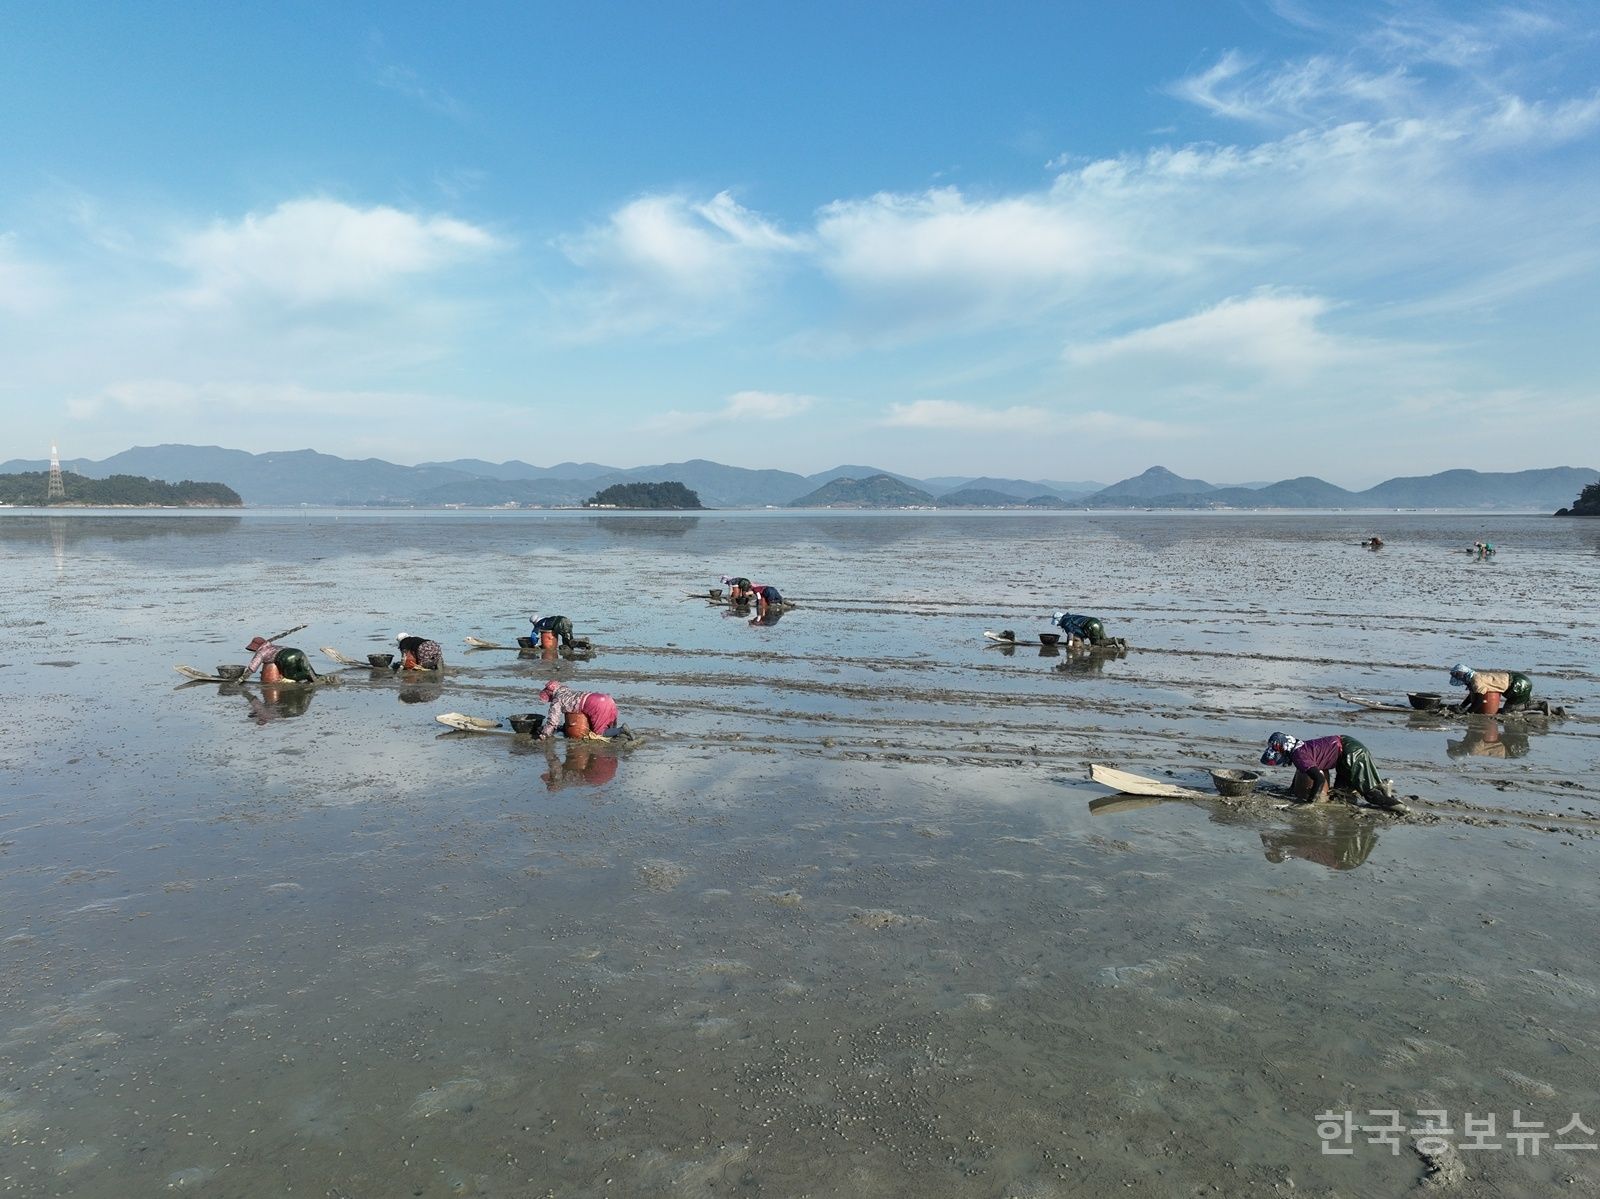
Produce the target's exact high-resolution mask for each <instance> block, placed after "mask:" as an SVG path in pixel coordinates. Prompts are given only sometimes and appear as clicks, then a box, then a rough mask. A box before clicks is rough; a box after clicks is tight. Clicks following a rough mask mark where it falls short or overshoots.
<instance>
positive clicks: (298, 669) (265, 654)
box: [240, 637, 317, 683]
mask: <svg viewBox="0 0 1600 1199" xmlns="http://www.w3.org/2000/svg"><path fill="white" fill-rule="evenodd" d="M245 649H247V650H250V651H251V652H252V653H253V654H254V655H255V656H254V657H253V658H251V659H250V661H249V663H248V665H246V666H245V668H244V674H243V675H242V676H240V677H241V680H243V679H247V678H249V677H250V676H251V675H253V674H254V673H255V672H256V671H257V670H259V671H260V672H261V681H262V682H263V683H277V682H281V681H282V680H284V679H288V680H289V681H290V682H291V683H315V682H316V681H317V672H316V671H314V670H312V669H311V663H310V662H309V661H308V660H307V659H306V655H305V651H304V650H299V649H295V648H294V647H293V646H291V645H276V644H274V643H273V642H271V641H268V640H267V639H266V638H265V637H252V638H251V639H250V644H249V645H247V646H245Z"/></svg>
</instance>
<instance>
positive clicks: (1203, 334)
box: [0, 0, 1600, 485]
mask: <svg viewBox="0 0 1600 1199" xmlns="http://www.w3.org/2000/svg"><path fill="white" fill-rule="evenodd" d="M1597 35H1600V13H1597V11H1596V9H1595V8H1594V7H1593V6H1592V5H1589V4H1582V3H1551V4H1546V3H1533V4H1526V5H1515V6H1501V5H1477V4H1471V3H1448V4H1437V5H1434V4H1408V3H1379V4H1359V3H1326V4H1317V3H1309V2H1305V0H1278V2H1269V0H1241V2H1239V3H1233V4H1229V3H1224V2H1218V3H1205V4H1195V3H1187V2H1178V0H1173V2H1169V3H1129V4H1115V5H1113V4H1091V3H1058V4H1046V3H1030V4H1004V3H999V4H985V5H971V4H956V3H932V4H910V3H880V4H872V5H863V4H859V3H840V4H827V3H808V4H787V5H778V4H734V3H725V4H644V3H638V4H607V3H588V4H583V5H553V4H491V3H483V4H474V5H463V6H450V7H445V6H439V5H420V4H400V3H386V4H381V5H379V4H370V5H362V4H354V3H351V4H341V5H327V4H275V5H245V4H232V3H219V4H206V5H199V4H195V5H174V4H160V3H150V4H141V5H128V4H91V3H78V4H72V5H32V6H23V5H12V6H9V7H8V8H7V10H6V11H5V12H4V14H3V15H0V363H3V370H0V406H3V411H4V413H5V416H6V422H5V430H6V432H5V435H4V444H0V458H7V457H14V456H15V457H24V456H25V457H38V456H42V455H43V453H44V452H45V450H46V448H47V447H48V445H49V442H50V441H51V440H52V438H54V439H59V441H60V443H61V447H62V452H63V454H65V455H66V456H69V457H76V456H87V457H103V456H105V455H107V454H110V453H113V452H115V451H117V450H120V449H124V448H126V447H128V446H130V445H135V444H153V443H157V442H163V441H184V442H198V443H206V444H220V445H226V446H233V447H238V448H242V449H248V450H256V451H262V450H269V449H294V448H302V447H312V448H315V449H320V450H324V451H327V452H330V453H337V454H343V455H347V456H366V455H375V456H379V457H385V458H389V459H391V460H393V461H400V462H417V461H425V460H441V459H450V458H455V457H462V456H476V457H485V458H491V459H494V460H501V459H505V458H512V457H516V458H522V459H525V460H527V461H531V462H536V463H542V464H549V463H553V462H556V461H560V460H563V459H578V460H594V461H602V462H607V463H611V464H614V465H619V466H632V465H639V464H643V463H649V462H659V461H668V460H674V459H679V458H685V457H709V458H715V459H718V460H720V461H724V462H731V463H735V464H738V465H745V466H756V467H780V468H784V469H790V470H799V471H803V472H808V471H814V470H820V469H823V468H826V467H829V466H833V465H836V464H838V463H841V462H869V463H872V464H876V465H880V466H884V467H887V468H890V469H894V470H899V471H904V472H907V473H910V474H916V475H941V474H990V475H1003V476H1022V477H1029V478H1055V479H1080V478H1099V479H1105V480H1110V479H1114V478H1120V477H1122V476H1124V475H1127V474H1131V473H1135V472H1137V471H1139V470H1142V469H1143V468H1144V467H1146V466H1149V465H1151V464H1152V463H1157V462H1159V463H1162V464H1164V465H1166V466H1168V467H1170V468H1172V469H1174V470H1176V471H1178V473H1180V474H1183V475H1189V476H1200V477H1205V478H1210V479H1213V480H1217V481H1232V480H1241V479H1268V478H1282V477H1290V476H1294V475H1300V474H1316V475H1320V476H1322V477H1325V478H1329V479H1331V480H1332V481H1334V482H1338V483H1342V484H1346V485H1366V484H1370V483H1372V482H1375V481H1377V480H1379V479H1382V478H1385V477H1388V476H1391V475H1395V474H1412V473H1428V472H1431V471H1434V470H1440V469H1445V468H1448V467H1453V466H1471V467H1476V468H1478V469H1484V470H1513V469H1522V468H1526V467H1535V466H1553V465H1594V464H1595V462H1594V460H1595V459H1597V458H1600V452H1597V451H1595V450H1594V448H1593V447H1594V446H1596V445H1597V444H1600V436H1597V435H1600V395H1597V387H1596V378H1597V372H1596V367H1597V365H1600V353H1597V350H1596V340H1597V339H1596V336H1595V330H1596V328H1597V319H1596V318H1597V316H1600V304H1597V299H1600V269H1597V267H1600V261H1597V259H1600V229H1597V224H1600V204H1597V203H1596V201H1595V194H1596V191H1597V188H1596V184H1597V182H1600V170H1597V166H1600V154H1597V150H1600V52H1597V51H1600V46H1597Z"/></svg>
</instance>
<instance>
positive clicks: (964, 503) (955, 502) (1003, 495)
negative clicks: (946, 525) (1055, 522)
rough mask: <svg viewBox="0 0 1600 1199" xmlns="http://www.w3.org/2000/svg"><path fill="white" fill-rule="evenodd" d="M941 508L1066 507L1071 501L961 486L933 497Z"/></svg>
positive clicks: (1047, 496)
mask: <svg viewBox="0 0 1600 1199" xmlns="http://www.w3.org/2000/svg"><path fill="white" fill-rule="evenodd" d="M934 502H935V503H936V504H938V505H939V507H941V508H1068V507H1071V503H1070V501H1068V500H1065V499H1063V498H1062V497H1061V496H1059V495H1032V496H1020V495H1012V494H1011V493H1009V492H1005V491H995V490H994V489H993V488H989V487H963V488H961V490H959V491H949V492H946V493H945V494H944V495H941V496H938V497H936V498H935V500H934Z"/></svg>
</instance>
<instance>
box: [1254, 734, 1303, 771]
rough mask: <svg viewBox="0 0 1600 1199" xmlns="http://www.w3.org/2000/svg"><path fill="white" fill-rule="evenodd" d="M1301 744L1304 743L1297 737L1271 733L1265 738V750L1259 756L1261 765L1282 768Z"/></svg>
mask: <svg viewBox="0 0 1600 1199" xmlns="http://www.w3.org/2000/svg"><path fill="white" fill-rule="evenodd" d="M1303 744H1304V742H1302V741H1301V740H1300V739H1299V738H1298V737H1291V736H1289V734H1288V733H1273V734H1272V736H1270V737H1268V738H1267V748H1266V750H1265V752H1263V753H1262V755H1261V764H1262V765H1263V766H1282V765H1283V764H1284V763H1285V762H1287V761H1288V760H1289V755H1290V754H1292V753H1293V752H1294V751H1295V750H1296V749H1298V748H1299V747H1300V746H1301V745H1303Z"/></svg>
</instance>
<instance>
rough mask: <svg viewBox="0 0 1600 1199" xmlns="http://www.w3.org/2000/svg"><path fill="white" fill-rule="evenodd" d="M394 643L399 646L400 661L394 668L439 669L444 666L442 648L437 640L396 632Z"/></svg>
mask: <svg viewBox="0 0 1600 1199" xmlns="http://www.w3.org/2000/svg"><path fill="white" fill-rule="evenodd" d="M394 641H395V644H396V645H398V646H399V647H400V661H399V662H398V663H397V664H396V665H395V669H396V670H441V669H443V668H444V650H442V649H440V648H439V643H438V642H437V641H428V640H426V639H425V638H422V637H413V636H412V635H411V634H410V633H396V634H395V635H394Z"/></svg>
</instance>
